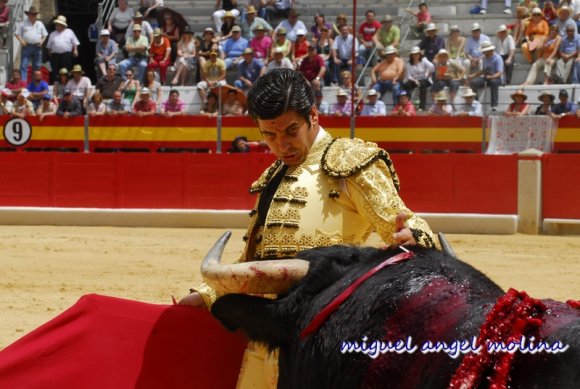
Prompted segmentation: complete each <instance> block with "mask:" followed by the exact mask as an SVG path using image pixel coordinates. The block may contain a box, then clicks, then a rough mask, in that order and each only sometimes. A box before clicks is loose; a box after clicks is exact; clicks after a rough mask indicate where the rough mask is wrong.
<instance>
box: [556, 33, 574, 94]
mask: <svg viewBox="0 0 580 389" xmlns="http://www.w3.org/2000/svg"><path fill="white" fill-rule="evenodd" d="M575 31H576V29H575V27H572V26H570V25H569V26H566V36H565V37H564V38H563V39H562V41H561V42H560V48H559V50H558V56H559V57H560V58H559V59H558V61H556V69H555V71H554V81H555V82H557V83H559V84H567V83H568V81H569V79H570V75H571V74H572V70H574V65H576V64H577V63H578V53H579V52H580V35H578V34H576V32H575Z"/></svg>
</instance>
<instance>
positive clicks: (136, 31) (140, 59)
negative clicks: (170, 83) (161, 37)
mask: <svg viewBox="0 0 580 389" xmlns="http://www.w3.org/2000/svg"><path fill="white" fill-rule="evenodd" d="M132 33H133V35H132V36H131V37H130V38H129V39H127V43H126V44H125V50H127V52H128V53H129V56H128V57H127V58H125V59H124V60H122V61H121V63H119V71H120V72H121V77H123V80H126V79H127V76H126V72H127V69H129V68H131V67H133V66H137V77H135V80H137V81H139V82H142V81H143V76H144V75H145V70H146V69H147V57H148V55H147V48H148V47H149V41H148V40H147V38H145V37H144V36H143V35H141V25H139V24H134V25H133V28H132Z"/></svg>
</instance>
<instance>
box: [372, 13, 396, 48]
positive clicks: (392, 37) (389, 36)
mask: <svg viewBox="0 0 580 389" xmlns="http://www.w3.org/2000/svg"><path fill="white" fill-rule="evenodd" d="M373 42H374V43H375V46H376V47H377V51H378V52H381V51H382V50H384V49H385V48H386V47H388V46H393V47H399V44H400V42H401V30H400V29H399V27H397V26H394V25H393V17H392V16H391V15H385V16H384V17H383V20H382V21H381V28H379V29H378V30H377V32H375V35H374V36H373Z"/></svg>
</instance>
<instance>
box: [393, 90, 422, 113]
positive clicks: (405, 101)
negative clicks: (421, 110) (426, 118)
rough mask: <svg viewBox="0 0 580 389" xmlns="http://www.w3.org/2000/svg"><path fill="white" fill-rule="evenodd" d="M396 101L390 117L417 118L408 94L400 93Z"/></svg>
mask: <svg viewBox="0 0 580 389" xmlns="http://www.w3.org/2000/svg"><path fill="white" fill-rule="evenodd" d="M398 99H399V103H398V104H397V105H395V107H394V108H393V111H392V112H391V116H417V111H416V110H415V106H414V105H413V103H412V102H411V99H410V98H409V94H408V93H407V92H406V91H401V93H399V97H398Z"/></svg>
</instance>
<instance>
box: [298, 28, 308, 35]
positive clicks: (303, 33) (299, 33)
mask: <svg viewBox="0 0 580 389" xmlns="http://www.w3.org/2000/svg"><path fill="white" fill-rule="evenodd" d="M296 35H297V36H298V35H306V30H304V29H303V28H299V29H298V30H296Z"/></svg>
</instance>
